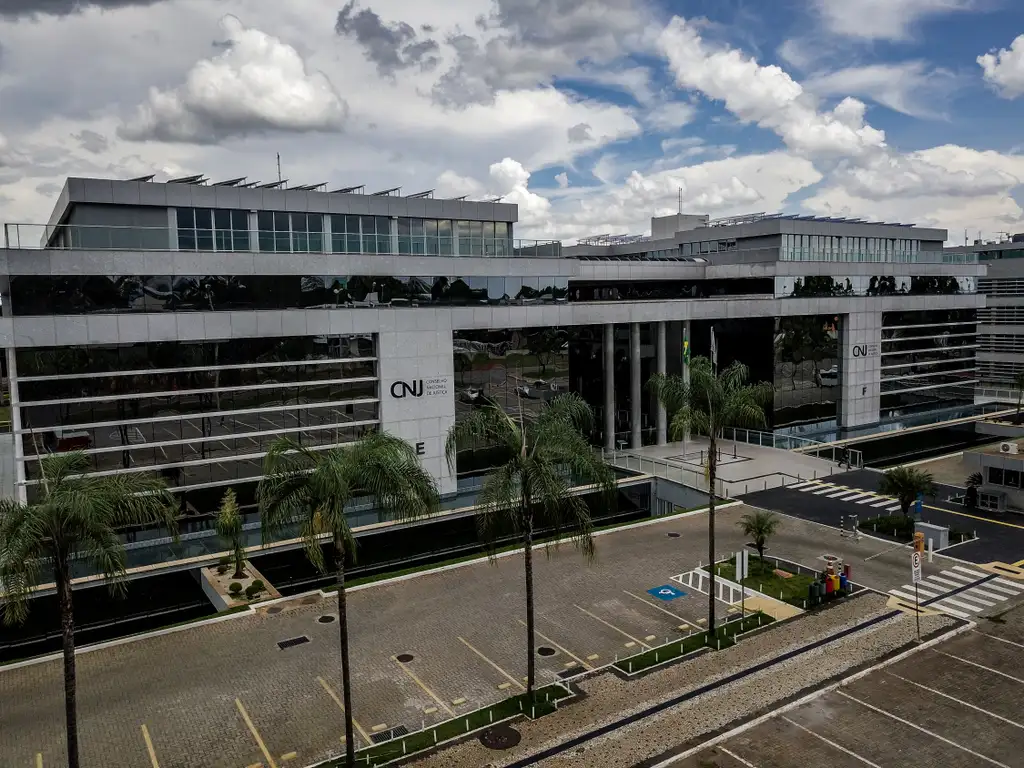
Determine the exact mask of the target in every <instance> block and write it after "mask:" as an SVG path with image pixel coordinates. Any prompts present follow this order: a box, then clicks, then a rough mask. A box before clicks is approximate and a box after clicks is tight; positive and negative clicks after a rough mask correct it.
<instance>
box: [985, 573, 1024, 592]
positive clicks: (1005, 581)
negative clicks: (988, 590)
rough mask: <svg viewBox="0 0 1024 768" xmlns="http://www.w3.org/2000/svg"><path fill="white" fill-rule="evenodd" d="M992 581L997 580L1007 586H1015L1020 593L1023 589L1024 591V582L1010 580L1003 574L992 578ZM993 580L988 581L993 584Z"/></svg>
mask: <svg viewBox="0 0 1024 768" xmlns="http://www.w3.org/2000/svg"><path fill="white" fill-rule="evenodd" d="M992 581H994V582H996V583H997V584H1002V585H1004V586H1007V587H1013V588H1014V589H1016V590H1017V592H1018V594H1019V593H1020V592H1021V591H1024V584H1018V583H1016V582H1013V581H1010V580H1009V579H1004V578H1002V577H1001V576H997V577H996V578H994V579H992ZM992 581H990V582H987V583H988V584H989V585H991V584H992Z"/></svg>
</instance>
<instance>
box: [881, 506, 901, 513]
mask: <svg viewBox="0 0 1024 768" xmlns="http://www.w3.org/2000/svg"><path fill="white" fill-rule="evenodd" d="M901 509H903V507H901V506H900V505H899V504H894V505H893V506H891V507H886V508H885V511H886V512H899V511H900V510H901Z"/></svg>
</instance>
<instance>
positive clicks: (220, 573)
mask: <svg viewBox="0 0 1024 768" xmlns="http://www.w3.org/2000/svg"><path fill="white" fill-rule="evenodd" d="M230 567H231V566H230V565H224V564H223V563H221V564H220V565H218V566H217V575H218V576H223V575H224V574H225V573H227V572H228V569H229V568H230Z"/></svg>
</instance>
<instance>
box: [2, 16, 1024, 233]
mask: <svg viewBox="0 0 1024 768" xmlns="http://www.w3.org/2000/svg"><path fill="white" fill-rule="evenodd" d="M278 152H279V153H280V154H281V162H282V166H283V172H284V176H285V177H286V178H287V179H290V180H291V183H293V184H312V183H317V182H329V183H331V184H333V185H336V186H349V185H355V184H365V185H367V187H368V188H373V189H383V188H386V187H392V186H399V185H401V186H402V187H403V190H404V191H405V192H406V193H412V192H418V191H421V190H425V189H430V188H436V190H437V194H438V195H454V194H460V195H461V194H469V195H471V196H475V197H484V196H497V195H503V196H504V198H505V200H507V201H510V202H515V203H518V204H519V206H520V222H521V223H520V225H519V228H518V235H519V236H521V237H552V238H559V239H564V240H571V239H573V238H576V237H581V236H584V235H588V234H596V233H602V232H614V233H626V232H630V233H642V232H645V231H647V230H648V229H649V217H650V216H651V215H652V214H655V213H671V212H673V211H675V209H676V206H677V203H678V196H679V190H680V189H681V190H682V202H683V208H684V210H685V211H686V212H690V213H708V214H711V215H712V216H714V217H718V216H728V215H733V214H738V213H744V212H754V211H787V212H800V213H813V214H825V215H842V216H862V217H871V218H878V219H884V220H888V221H912V222H917V223H920V224H927V225H932V226H940V227H945V228H948V229H949V230H950V240H951V241H954V242H963V238H964V230H965V229H967V230H968V231H969V234H968V236H969V237H970V238H971V239H972V240H973V239H974V238H975V237H977V236H978V233H979V232H981V234H982V236H983V237H995V236H996V234H997V233H999V232H1024V210H1022V207H1021V206H1022V204H1024V186H1022V184H1024V3H1022V2H1021V0H351V1H350V2H347V3H340V2H335V3H333V4H332V3H330V2H324V0H287V2H278V1H276V0H0V220H4V221H23V222H39V221H45V220H46V218H47V217H48V215H49V212H50V209H51V207H52V204H53V198H54V195H55V193H56V192H57V191H58V190H59V188H60V185H62V184H63V181H64V178H65V177H67V176H69V175H74V176H100V177H112V178H130V177H133V176H139V175H143V174H147V173H154V172H155V173H157V174H158V178H167V177H168V175H170V176H173V175H185V174H191V173H203V174H206V175H207V176H209V177H211V178H212V179H215V180H216V179H226V178H232V177H236V176H247V177H249V179H250V180H263V181H270V180H273V179H276V176H277V171H276V167H275V154H276V153H278Z"/></svg>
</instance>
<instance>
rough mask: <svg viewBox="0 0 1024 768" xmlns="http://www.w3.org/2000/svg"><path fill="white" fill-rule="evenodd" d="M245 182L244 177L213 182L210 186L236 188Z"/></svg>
mask: <svg viewBox="0 0 1024 768" xmlns="http://www.w3.org/2000/svg"><path fill="white" fill-rule="evenodd" d="M243 181H245V176H239V177H238V178H237V179H228V180H227V181H218V182H215V183H214V184H213V185H212V186H214V187H237V186H238V185H239V184H241V183H242V182H243Z"/></svg>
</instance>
